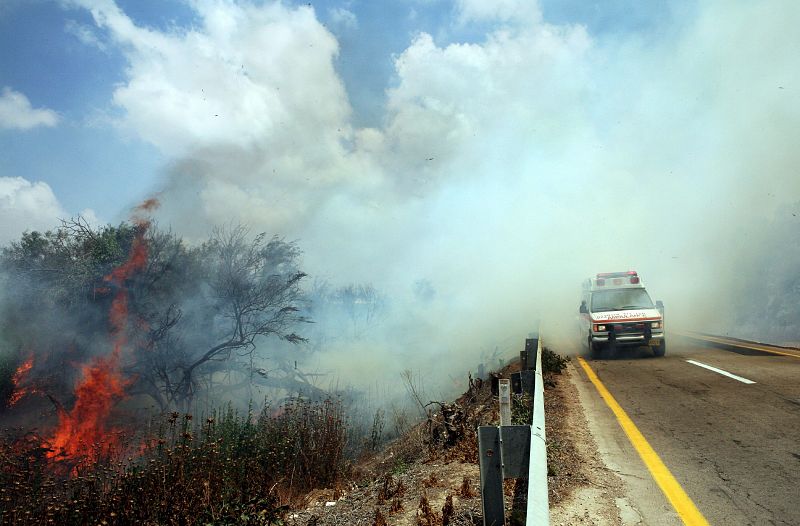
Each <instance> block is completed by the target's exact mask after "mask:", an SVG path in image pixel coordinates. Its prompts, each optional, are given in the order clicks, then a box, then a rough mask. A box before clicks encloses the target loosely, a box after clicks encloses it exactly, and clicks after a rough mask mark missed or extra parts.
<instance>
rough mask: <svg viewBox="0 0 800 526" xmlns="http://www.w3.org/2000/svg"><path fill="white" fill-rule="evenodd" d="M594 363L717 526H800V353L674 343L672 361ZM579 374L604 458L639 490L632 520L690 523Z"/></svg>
mask: <svg viewBox="0 0 800 526" xmlns="http://www.w3.org/2000/svg"><path fill="white" fill-rule="evenodd" d="M687 360H694V361H696V362H700V363H702V364H705V365H709V366H712V367H716V368H718V369H720V370H723V371H725V372H728V373H731V374H733V375H738V376H739V377H741V378H742V379H745V380H750V381H752V382H755V383H744V382H742V381H741V380H737V379H735V378H731V377H728V376H725V375H723V374H721V373H719V372H716V371H712V370H709V369H706V368H703V367H701V366H699V365H696V364H692V363H689V362H687ZM586 361H587V363H588V364H589V366H590V367H591V368H592V369H593V370H594V371H595V373H596V374H597V376H598V377H599V379H600V380H601V382H602V383H603V384H604V385H605V386H606V388H607V389H608V390H609V391H610V392H611V394H612V395H613V397H614V398H616V400H617V402H618V403H619V404H620V405H621V406H622V408H623V409H624V410H625V412H627V414H628V416H629V417H630V418H631V419H632V420H633V423H634V424H635V425H636V427H638V429H639V430H640V431H641V433H642V434H643V435H644V437H645V438H646V439H647V441H648V442H649V443H650V445H651V446H652V447H653V449H654V450H655V451H656V453H657V454H658V455H659V456H660V457H661V460H663V462H664V464H666V466H667V468H669V470H670V471H671V472H672V474H673V475H674V477H675V479H676V480H677V481H678V483H679V484H680V485H681V486H682V487H683V489H684V491H685V492H686V494H687V495H688V496H689V498H690V499H691V500H692V501H693V502H694V504H695V505H696V506H697V508H698V509H699V510H700V512H701V513H702V514H703V515H704V516H705V518H706V519H707V520H708V522H709V523H710V524H717V525H762V524H763V525H767V524H770V525H777V524H780V525H784V524H785V525H795V526H796V525H800V353H798V357H792V356H781V355H773V354H768V353H764V352H760V351H747V350H743V349H738V350H724V349H720V348H712V347H705V346H703V345H701V344H698V343H695V342H692V341H690V340H687V339H681V338H677V337H671V338H670V340H669V343H668V348H667V355H666V356H665V357H663V358H654V357H652V354H651V353H650V352H649V351H648V350H647V349H633V350H625V351H622V353H621V354H620V355H619V356H617V357H616V358H613V359H607V360H591V359H588V358H586ZM576 369H577V370H576V371H574V372H575V373H576V374H574V377H575V378H576V382H577V383H578V387H579V392H580V393H581V399H582V402H583V404H584V408H585V409H586V414H587V419H588V420H589V425H590V427H591V428H592V430H593V433H594V434H595V436H596V438H597V439H598V446H599V449H600V452H601V454H603V455H604V456H606V455H607V456H608V457H609V458H608V459H607V461H608V462H607V463H608V464H609V466H610V467H611V469H613V470H614V471H617V472H618V473H619V474H620V475H621V476H622V477H623V479H624V480H625V481H626V483H627V485H628V486H629V487H630V488H631V494H630V497H629V500H630V501H631V504H632V505H633V507H634V508H635V509H636V510H637V511H636V514H638V517H636V518H635V520H633V521H630V522H631V523H634V524H635V523H637V522H638V523H641V524H647V525H656V524H682V521H681V520H680V518H679V517H678V515H677V514H676V513H675V510H674V509H673V508H672V506H671V505H670V504H669V502H668V501H667V499H666V498H665V497H664V495H663V494H662V493H661V491H660V490H659V489H658V486H656V484H655V482H654V481H653V479H652V476H650V474H649V472H648V471H647V469H646V468H645V467H644V464H643V463H642V461H641V460H640V459H639V457H638V454H637V453H636V451H635V449H634V448H633V446H631V444H630V442H629V441H628V440H627V438H626V436H625V434H624V433H623V431H622V430H621V428H620V426H619V424H618V422H617V420H616V417H615V416H614V415H613V414H612V413H611V411H610V409H609V408H608V407H607V406H606V405H605V403H604V402H603V401H602V399H601V398H600V396H599V394H598V392H597V390H596V389H595V387H594V386H593V385H592V384H591V383H590V382H589V380H588V378H587V375H586V373H585V372H584V371H583V370H582V369H581V367H576ZM636 514H635V515H636Z"/></svg>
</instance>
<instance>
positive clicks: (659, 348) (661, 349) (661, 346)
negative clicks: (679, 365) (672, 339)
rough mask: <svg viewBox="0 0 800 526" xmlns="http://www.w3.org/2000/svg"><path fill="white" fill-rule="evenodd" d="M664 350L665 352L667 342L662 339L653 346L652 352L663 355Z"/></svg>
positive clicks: (659, 355)
mask: <svg viewBox="0 0 800 526" xmlns="http://www.w3.org/2000/svg"><path fill="white" fill-rule="evenodd" d="M666 352H667V342H665V341H664V340H661V342H660V343H659V344H658V345H654V346H653V354H655V355H656V356H658V357H661V356H664V354H665V353H666Z"/></svg>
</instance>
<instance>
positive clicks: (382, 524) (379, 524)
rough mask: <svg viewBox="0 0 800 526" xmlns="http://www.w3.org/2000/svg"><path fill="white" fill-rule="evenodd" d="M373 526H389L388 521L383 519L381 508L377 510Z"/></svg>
mask: <svg viewBox="0 0 800 526" xmlns="http://www.w3.org/2000/svg"><path fill="white" fill-rule="evenodd" d="M372 526H387V524H386V519H384V518H383V513H381V509H380V508H375V520H374V521H372Z"/></svg>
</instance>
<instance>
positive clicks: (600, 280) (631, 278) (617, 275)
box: [595, 270, 639, 287]
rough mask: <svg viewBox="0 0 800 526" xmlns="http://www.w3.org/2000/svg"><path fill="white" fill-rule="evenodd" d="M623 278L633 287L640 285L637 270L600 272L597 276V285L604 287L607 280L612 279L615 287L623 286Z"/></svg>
mask: <svg viewBox="0 0 800 526" xmlns="http://www.w3.org/2000/svg"><path fill="white" fill-rule="evenodd" d="M622 278H628V282H629V283H630V284H631V285H638V284H639V275H638V274H637V273H636V271H635V270H629V271H627V272H600V273H598V274H597V279H596V280H595V283H596V284H597V286H598V287H602V286H604V285H605V284H606V279H612V280H613V281H612V283H613V284H614V285H621V284H622Z"/></svg>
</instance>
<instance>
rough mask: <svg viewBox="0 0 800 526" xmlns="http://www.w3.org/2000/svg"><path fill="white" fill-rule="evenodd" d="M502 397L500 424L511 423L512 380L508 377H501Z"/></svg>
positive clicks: (500, 392) (500, 396)
mask: <svg viewBox="0 0 800 526" xmlns="http://www.w3.org/2000/svg"><path fill="white" fill-rule="evenodd" d="M498 398H499V399H500V425H501V426H510V425H511V380H509V379H508V378H501V379H500V382H499V394H498Z"/></svg>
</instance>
